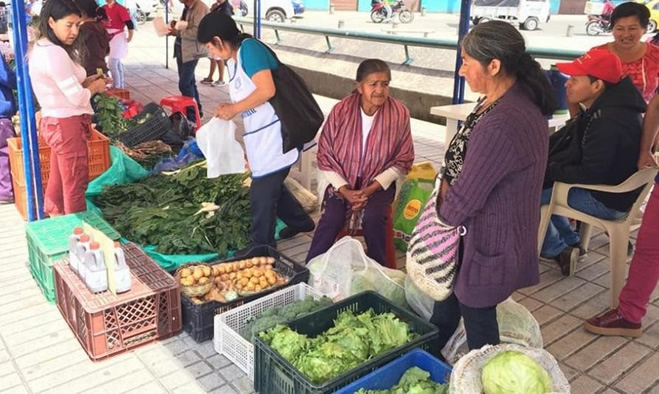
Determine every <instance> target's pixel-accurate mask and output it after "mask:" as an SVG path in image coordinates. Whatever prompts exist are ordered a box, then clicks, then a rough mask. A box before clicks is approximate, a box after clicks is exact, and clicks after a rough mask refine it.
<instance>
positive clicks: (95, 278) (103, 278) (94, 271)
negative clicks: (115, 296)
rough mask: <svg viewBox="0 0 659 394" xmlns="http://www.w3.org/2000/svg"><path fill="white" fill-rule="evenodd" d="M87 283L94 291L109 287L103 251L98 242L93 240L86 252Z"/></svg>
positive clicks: (98, 291)
mask: <svg viewBox="0 0 659 394" xmlns="http://www.w3.org/2000/svg"><path fill="white" fill-rule="evenodd" d="M85 266H86V270H87V272H86V274H85V284H86V285H87V287H88V288H89V291H91V292H92V293H100V292H103V291H105V290H107V289H108V270H107V268H106V266H105V261H104V260H103V252H102V251H101V247H100V245H99V244H98V242H92V243H91V244H90V246H89V250H88V251H87V253H86V254H85Z"/></svg>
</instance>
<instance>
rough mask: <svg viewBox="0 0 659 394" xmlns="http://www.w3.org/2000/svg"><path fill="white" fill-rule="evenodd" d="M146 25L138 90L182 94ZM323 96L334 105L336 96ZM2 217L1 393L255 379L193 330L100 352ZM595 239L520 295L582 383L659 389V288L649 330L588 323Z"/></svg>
mask: <svg viewBox="0 0 659 394" xmlns="http://www.w3.org/2000/svg"><path fill="white" fill-rule="evenodd" d="M144 30H146V29H144ZM140 33H141V34H140V35H138V36H137V38H136V41H135V42H134V43H133V44H132V47H131V56H130V58H129V59H128V61H127V62H126V63H127V65H128V77H127V83H128V84H129V85H130V89H131V92H132V94H133V97H134V98H136V99H138V100H140V101H142V102H147V101H151V100H156V101H157V100H158V99H159V98H160V97H161V96H163V95H166V94H177V87H176V81H177V78H176V74H175V72H174V71H172V70H166V69H164V68H163V67H162V64H161V60H162V59H164V55H163V53H162V52H164V49H162V47H161V48H155V47H154V46H153V45H152V43H151V41H150V40H151V39H153V37H149V35H148V32H145V33H142V31H141V32H140ZM163 61H164V60H163ZM202 62H203V61H202ZM205 71H206V70H200V75H202V74H203V73H205ZM200 93H201V94H202V103H204V104H209V105H207V106H206V110H207V111H208V110H209V109H210V108H211V106H212V105H211V103H216V102H218V101H219V100H220V99H221V97H223V96H224V97H225V96H226V92H225V91H223V90H221V89H220V88H209V87H201V89H200ZM320 102H321V104H322V106H323V108H324V110H326V111H327V110H329V108H331V104H332V102H333V101H332V100H325V99H321V100H320ZM413 134H414V138H415V147H416V151H417V161H422V160H426V159H429V160H432V161H434V162H439V161H440V160H441V159H442V155H443V144H442V143H441V142H439V141H441V138H442V137H443V129H442V128H441V127H438V126H434V125H429V124H427V123H424V122H414V123H413ZM294 175H295V174H294ZM0 223H1V224H2V225H1V226H0V264H1V265H0V393H23V392H28V393H31V392H34V393H38V392H56V393H57V392H61V393H76V392H91V393H104V392H108V393H124V392H135V393H148V394H151V393H161V392H164V393H186V394H187V393H195V392H214V393H226V394H231V393H251V392H252V390H253V389H252V385H251V382H250V381H249V379H248V378H247V377H246V376H245V375H244V374H243V373H242V372H241V371H240V370H239V369H238V368H237V367H235V366H234V365H232V364H231V363H230V362H229V361H228V360H227V359H226V358H224V357H223V356H221V355H218V354H216V353H215V351H214V349H213V345H212V342H211V341H207V342H204V343H202V344H197V343H196V342H194V340H192V339H191V338H190V337H189V336H188V335H187V334H185V333H183V334H180V335H178V336H176V337H173V338H170V339H167V340H165V341H162V342H156V343H154V344H150V345H146V346H144V347H142V348H139V349H137V350H135V351H134V352H131V353H127V354H123V355H120V356H116V357H113V358H110V359H108V360H105V361H101V362H97V363H93V362H91V361H90V360H89V358H88V357H87V355H86V354H85V352H84V351H83V350H82V348H81V347H80V345H79V343H78V341H77V340H76V339H75V337H74V336H73V334H72V333H71V331H70V330H69V328H68V326H67V325H66V323H65V322H64V320H63V319H62V318H61V316H60V314H59V312H58V310H57V308H56V307H55V306H53V305H50V304H48V303H46V301H45V300H44V298H43V297H42V295H41V293H40V291H39V289H38V287H37V285H36V284H35V282H34V280H33V279H32V278H31V277H30V273H29V270H28V268H27V247H26V243H25V237H24V222H23V221H22V220H21V219H20V217H19V216H18V213H17V212H16V210H15V209H14V207H13V206H12V205H5V206H0ZM635 234H636V233H635V232H634V237H635ZM311 236H312V234H309V235H300V236H297V237H295V238H293V239H290V240H287V241H285V242H282V243H280V245H279V249H280V250H281V251H282V252H283V253H285V254H287V255H289V256H291V257H292V258H293V259H294V260H298V261H302V260H303V259H304V256H305V255H306V252H307V250H308V248H309V244H310V242H311ZM591 248H592V249H591V251H590V252H589V254H588V257H587V258H586V259H585V261H584V262H583V263H581V264H579V267H578V272H577V273H576V275H575V276H573V277H570V278H563V277H562V276H561V275H560V272H559V271H558V270H557V269H556V268H555V267H553V266H551V265H548V264H546V263H544V262H541V263H540V270H541V273H542V274H541V283H540V284H539V285H537V286H534V287H531V288H527V289H523V290H521V291H520V292H518V293H517V294H515V296H514V297H515V299H516V300H517V301H518V302H520V303H521V304H522V305H524V306H526V307H527V308H528V309H529V310H530V311H531V312H532V313H533V315H534V316H535V318H536V319H537V320H538V322H539V323H540V325H541V330H542V334H543V338H544V343H545V347H546V349H547V350H549V351H550V352H551V353H552V354H553V355H554V356H555V357H556V358H557V359H558V360H559V362H560V364H561V367H562V369H563V371H564V372H565V374H566V375H567V377H568V379H569V380H570V382H571V384H572V392H573V393H576V394H582V393H583V394H588V393H656V394H659V352H658V351H659V289H656V290H655V292H654V293H653V296H652V300H651V305H650V309H649V312H648V316H646V318H645V321H644V329H645V332H644V335H643V337H641V338H638V339H634V340H631V339H629V338H622V337H609V338H606V337H598V336H595V335H591V334H589V333H587V332H586V331H584V330H583V329H582V327H581V324H582V321H583V319H584V318H587V317H590V316H592V315H593V314H595V313H597V312H599V311H600V310H602V309H603V308H605V307H606V304H607V302H608V286H609V269H608V257H607V256H608V239H607V236H606V235H605V234H602V233H597V234H596V235H595V236H594V238H593V240H592V242H591ZM399 263H400V264H402V263H403V255H402V254H400V253H399Z"/></svg>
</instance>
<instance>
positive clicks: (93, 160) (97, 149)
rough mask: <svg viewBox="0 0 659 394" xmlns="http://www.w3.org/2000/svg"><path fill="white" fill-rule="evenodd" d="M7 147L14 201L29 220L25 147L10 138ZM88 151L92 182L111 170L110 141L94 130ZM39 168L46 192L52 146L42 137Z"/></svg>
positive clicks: (19, 140)
mask: <svg viewBox="0 0 659 394" xmlns="http://www.w3.org/2000/svg"><path fill="white" fill-rule="evenodd" d="M7 146H8V148H9V165H10V167H11V178H12V186H13V188H14V201H15V203H16V209H18V212H19V213H20V214H21V216H23V219H25V218H27V203H26V201H25V171H24V170H23V145H22V143H21V139H20V138H9V139H7ZM87 149H88V151H89V158H88V162H89V180H92V179H95V178H97V177H98V176H99V175H101V174H102V173H104V172H105V171H106V170H107V169H108V168H110V163H111V158H110V140H109V139H108V138H107V137H106V136H104V135H103V134H101V133H100V132H98V131H97V130H92V134H91V138H90V140H89V141H88V142H87ZM39 167H40V168H41V184H42V186H43V188H44V190H45V189H46V185H48V178H49V176H50V146H48V145H47V144H46V142H45V141H44V140H43V138H41V137H39Z"/></svg>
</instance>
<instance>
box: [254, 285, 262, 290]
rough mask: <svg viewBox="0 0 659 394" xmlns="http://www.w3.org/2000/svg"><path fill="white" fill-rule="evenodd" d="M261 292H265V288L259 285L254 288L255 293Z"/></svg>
mask: <svg viewBox="0 0 659 394" xmlns="http://www.w3.org/2000/svg"><path fill="white" fill-rule="evenodd" d="M261 290H263V287H261V286H259V285H256V286H254V291H261Z"/></svg>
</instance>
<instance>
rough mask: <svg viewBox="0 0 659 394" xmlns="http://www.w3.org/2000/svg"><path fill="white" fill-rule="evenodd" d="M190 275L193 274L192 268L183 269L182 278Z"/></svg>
mask: <svg viewBox="0 0 659 394" xmlns="http://www.w3.org/2000/svg"><path fill="white" fill-rule="evenodd" d="M190 275H192V270H190V268H183V269H182V270H181V278H187V277H188V276H190Z"/></svg>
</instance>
